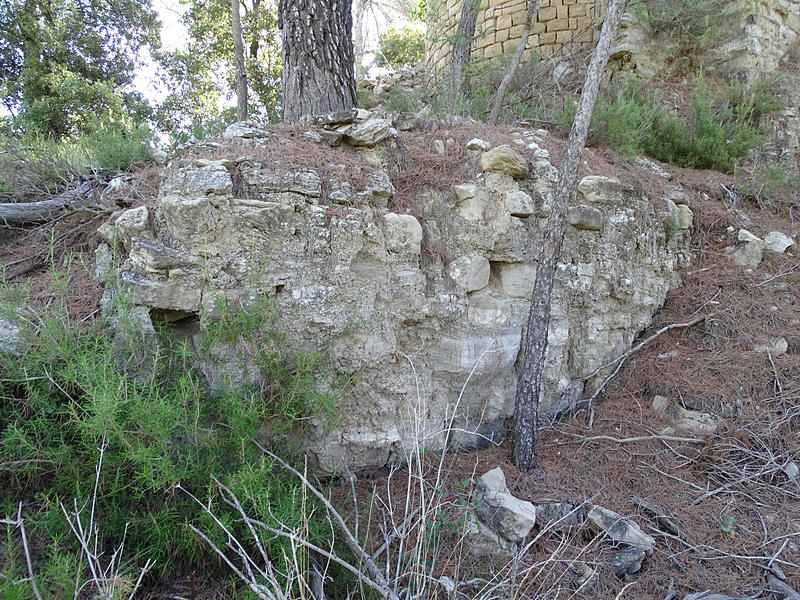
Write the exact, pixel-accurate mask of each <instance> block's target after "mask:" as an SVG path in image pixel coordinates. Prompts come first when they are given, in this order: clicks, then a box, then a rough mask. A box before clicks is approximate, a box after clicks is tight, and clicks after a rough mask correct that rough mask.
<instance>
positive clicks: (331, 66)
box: [278, 0, 356, 123]
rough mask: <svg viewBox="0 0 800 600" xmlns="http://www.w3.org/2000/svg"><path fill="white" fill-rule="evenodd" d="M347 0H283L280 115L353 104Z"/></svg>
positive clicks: (290, 117)
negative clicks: (281, 103)
mask: <svg viewBox="0 0 800 600" xmlns="http://www.w3.org/2000/svg"><path fill="white" fill-rule="evenodd" d="M352 26H353V16H352V13H351V0H342V1H334V0H282V1H281V3H280V6H279V7H278V27H280V28H281V30H282V32H283V120H284V121H285V122H287V123H294V122H296V121H298V120H299V119H300V118H301V117H304V116H307V115H320V114H326V113H331V112H339V111H343V110H348V109H350V108H353V107H354V106H355V104H356V80H355V73H354V68H353V41H352V31H351V30H352Z"/></svg>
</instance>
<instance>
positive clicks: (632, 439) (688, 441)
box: [553, 435, 706, 446]
mask: <svg viewBox="0 0 800 600" xmlns="http://www.w3.org/2000/svg"><path fill="white" fill-rule="evenodd" d="M577 437H578V438H579V439H577V440H569V441H566V442H556V443H555V444H553V445H554V446H561V445H564V444H583V443H585V442H594V441H601V440H607V441H609V442H616V443H617V444H633V443H635V442H648V441H650V440H660V441H663V442H680V443H686V444H705V443H706V441H705V440H703V439H698V438H685V437H676V436H674V435H640V436H637V437H629V438H617V437H613V436H610V435H593V436H591V437H585V436H582V435H581V436H577Z"/></svg>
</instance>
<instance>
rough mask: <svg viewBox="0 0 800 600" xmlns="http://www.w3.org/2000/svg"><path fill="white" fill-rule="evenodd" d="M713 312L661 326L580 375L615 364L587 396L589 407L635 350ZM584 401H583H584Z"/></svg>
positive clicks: (689, 325)
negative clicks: (611, 358)
mask: <svg viewBox="0 0 800 600" xmlns="http://www.w3.org/2000/svg"><path fill="white" fill-rule="evenodd" d="M714 314H715V313H711V314H710V315H702V316H699V317H696V318H694V319H692V320H691V321H686V322H685V323H671V324H670V325H666V326H665V327H662V328H661V329H659V330H658V331H656V332H655V333H654V334H653V335H651V336H650V337H647V338H645V339H643V340H642V341H641V342H639V343H638V344H636V345H635V346H632V347H631V348H630V349H628V350H626V351H625V352H623V353H622V354H620V355H619V356H618V357H617V358H615V359H614V360H612V361H611V362H609V363H606V364H604V365H602V366H600V367H597V368H596V369H595V370H594V371H592V372H591V373H589V374H588V375H586V376H584V377H582V378H581V379H582V380H583V381H588V380H589V379H591V378H592V377H594V376H595V375H597V374H598V373H599V372H600V371H602V370H603V369H607V368H608V367H612V366H614V365H616V367H615V369H614V370H613V371H612V372H611V374H610V375H609V376H608V377H606V378H605V379H604V380H603V383H601V384H600V385H599V386H598V388H597V389H596V390H595V392H594V394H592V396H591V398H589V400H588V405H589V407H590V408H591V406H592V403H593V402H594V401H595V400H596V399H597V397H598V396H599V395H600V394H601V393H602V391H603V390H604V389H605V387H606V386H607V385H608V382H609V381H611V380H612V379H614V377H616V376H617V373H619V370H620V369H621V368H622V365H623V363H624V362H625V361H626V360H627V359H628V358H629V357H630V356H631V355H632V354H634V353H635V352H638V351H639V350H641V349H642V348H643V347H644V346H646V345H647V344H649V343H650V342H652V341H653V340H655V339H656V338H657V337H659V336H660V335H661V334H663V333H666V332H667V331H672V330H673V329H685V328H687V327H692V326H693V325H697V324H698V323H699V322H700V321H704V320H705V319H707V318H708V317H712V316H714ZM584 402H585V401H584Z"/></svg>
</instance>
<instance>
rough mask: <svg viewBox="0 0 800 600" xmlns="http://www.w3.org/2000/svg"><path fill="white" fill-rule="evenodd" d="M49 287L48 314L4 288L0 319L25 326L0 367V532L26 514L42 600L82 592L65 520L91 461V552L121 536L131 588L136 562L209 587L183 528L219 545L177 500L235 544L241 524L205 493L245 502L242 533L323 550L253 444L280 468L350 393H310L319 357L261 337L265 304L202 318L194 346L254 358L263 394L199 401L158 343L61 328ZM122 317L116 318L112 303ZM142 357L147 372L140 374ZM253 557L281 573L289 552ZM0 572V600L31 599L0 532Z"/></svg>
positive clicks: (208, 563)
mask: <svg viewBox="0 0 800 600" xmlns="http://www.w3.org/2000/svg"><path fill="white" fill-rule="evenodd" d="M55 276H56V278H57V279H58V281H60V284H59V287H58V294H57V298H58V299H57V300H56V301H55V302H54V303H53V304H52V305H51V307H50V308H49V309H47V310H45V311H44V312H40V313H32V312H30V311H29V310H27V309H16V308H14V307H18V306H23V305H24V304H25V300H26V298H25V295H24V294H22V293H20V290H19V289H16V288H11V287H6V288H4V289H3V290H0V292H1V293H2V294H3V297H2V301H0V306H2V307H3V309H4V314H2V315H0V316H2V317H11V318H13V319H14V320H15V321H16V322H22V323H24V322H25V321H28V322H29V326H28V327H27V328H26V335H27V339H28V341H29V342H30V344H31V349H30V350H29V351H28V352H27V353H25V355H24V356H22V357H15V356H12V355H8V354H0V373H2V376H1V377H0V397H2V399H3V402H2V403H0V470H1V471H2V475H0V476H1V477H2V479H3V481H4V485H3V486H0V518H2V517H4V516H6V517H9V518H13V517H14V516H15V515H16V514H17V510H18V506H19V504H20V503H22V515H23V517H24V519H25V523H26V527H27V533H28V536H29V537H30V538H31V540H32V547H33V548H34V560H35V564H36V571H37V583H38V586H39V588H40V589H41V590H42V591H43V593H45V594H46V597H48V598H72V597H73V595H74V592H75V586H76V581H77V585H82V584H83V582H84V581H86V579H85V575H86V573H85V572H84V570H85V564H81V561H80V558H79V548H78V545H77V543H76V541H75V539H74V536H73V535H72V534H71V532H70V531H69V528H68V526H67V523H66V521H65V519H64V515H63V513H62V509H61V504H62V503H63V504H64V505H65V506H67V507H72V506H73V504H72V503H73V499H76V500H77V503H78V507H81V506H85V503H87V502H88V501H89V500H90V498H91V497H92V490H93V486H94V481H95V466H96V465H97V463H98V458H99V448H100V447H101V446H103V445H104V448H105V449H104V455H103V465H102V469H101V472H100V476H99V487H98V494H97V506H96V522H97V523H98V525H99V527H100V536H101V538H100V543H101V544H102V545H103V547H104V548H107V549H108V552H109V555H110V553H111V552H112V551H113V549H114V548H116V546H117V545H118V544H119V543H120V541H121V540H122V539H123V536H125V556H126V557H127V560H126V563H125V565H124V571H125V572H126V573H128V574H133V575H134V576H135V575H136V573H137V570H138V569H139V568H140V567H141V566H142V565H144V564H145V562H146V561H147V560H154V561H155V567H154V569H153V570H152V571H151V572H150V575H149V576H150V577H159V576H163V575H174V574H175V573H180V572H183V571H184V570H185V569H187V568H192V569H198V568H200V569H207V570H208V571H209V572H217V570H218V569H219V563H218V561H217V559H216V558H215V556H214V555H213V553H212V551H211V549H210V548H209V547H208V545H207V544H206V543H204V542H203V541H202V540H200V539H199V538H198V537H197V536H196V535H195V534H194V533H193V532H192V531H191V529H190V528H189V527H188V524H190V523H191V524H194V525H195V526H197V527H198V528H199V529H200V530H202V531H208V532H214V531H216V532H217V533H216V534H212V535H216V536H217V537H212V541H215V542H216V543H220V544H221V545H222V546H224V544H225V540H224V538H223V537H221V536H222V533H221V532H220V531H219V529H218V528H217V527H216V525H215V524H214V523H213V522H212V521H211V519H210V518H209V517H208V515H207V514H205V513H204V511H203V509H202V508H201V507H199V506H198V505H197V503H196V502H195V501H194V500H193V499H191V498H190V497H189V496H188V494H186V493H185V492H184V491H182V489H185V490H188V491H190V492H191V493H192V494H193V495H195V496H196V497H197V498H198V499H200V500H201V501H202V502H204V503H206V502H207V503H210V504H209V506H210V507H211V508H212V509H213V510H214V512H215V513H216V514H218V515H219V516H220V518H222V519H223V521H224V522H225V523H226V524H227V525H228V526H229V527H230V528H231V529H232V530H233V531H236V532H240V533H242V529H241V528H242V525H241V523H238V522H236V521H235V518H234V515H233V513H232V512H231V511H230V510H229V507H228V506H227V505H225V504H224V502H222V501H221V500H220V498H219V497H218V495H217V493H216V491H215V488H214V484H213V480H212V478H213V477H216V478H217V479H219V480H220V481H221V482H222V483H223V484H224V485H226V486H228V487H229V488H230V489H231V490H232V491H233V492H234V493H235V494H236V495H237V496H238V497H239V498H240V499H241V500H242V501H243V502H245V503H246V508H247V509H248V510H250V511H251V514H252V516H253V517H255V518H258V519H262V520H264V521H265V522H268V523H272V524H277V523H278V522H281V523H284V524H285V525H286V526H287V527H289V528H308V529H309V536H310V539H311V540H320V539H325V538H326V537H329V536H330V530H329V526H328V525H327V524H325V523H320V522H317V521H314V520H313V519H310V512H311V511H312V510H313V506H314V505H313V503H312V502H311V501H310V500H308V501H307V502H300V501H299V500H298V498H299V497H300V495H301V494H302V489H301V484H300V483H299V481H297V480H296V479H295V478H293V477H292V476H291V475H288V474H287V473H286V472H285V471H283V470H282V469H281V468H279V467H278V466H277V465H275V464H274V463H273V461H272V460H271V459H269V458H268V457H265V456H264V455H263V453H262V452H261V451H260V450H259V448H258V447H257V446H256V444H255V443H254V442H253V440H256V441H259V442H260V443H261V444H266V445H267V446H268V447H270V446H272V447H273V448H274V447H280V449H281V454H283V455H285V454H286V450H287V448H290V447H291V446H292V444H291V439H292V435H293V434H294V433H296V432H297V430H299V429H301V428H302V427H304V425H305V424H306V423H307V422H308V419H310V418H312V417H314V416H318V415H320V414H321V413H325V414H327V415H329V418H330V417H331V416H332V415H333V414H334V409H335V405H336V401H337V399H338V398H339V397H340V395H341V393H344V392H346V389H345V388H344V386H343V385H340V384H339V383H337V382H335V381H334V382H331V384H330V385H328V386H327V387H326V390H325V391H323V392H320V390H319V387H320V383H319V382H324V381H325V379H326V377H325V372H326V368H325V361H324V360H323V357H322V356H321V355H308V354H302V353H292V352H291V351H290V350H288V348H289V347H290V346H291V344H290V343H289V340H286V338H285V336H284V335H283V334H278V333H274V332H272V331H270V330H269V326H270V325H275V326H276V327H277V326H278V321H277V315H276V313H275V311H274V308H272V307H271V304H270V302H269V301H268V300H264V301H259V303H257V304H255V305H253V306H252V307H250V309H249V310H244V309H239V308H235V307H227V306H225V307H224V310H223V311H222V312H221V313H219V312H217V311H215V313H216V316H215V317H214V318H213V319H212V318H211V317H210V316H208V317H207V316H204V320H205V319H207V323H206V324H207V325H208V326H207V328H206V329H205V333H204V336H205V337H206V339H205V340H204V341H203V342H201V346H203V347H206V348H210V347H213V346H214V345H215V344H218V343H233V342H246V343H248V344H252V343H259V344H260V345H259V346H258V348H259V354H260V361H259V364H260V365H261V366H262V368H263V369H264V371H263V372H264V390H262V389H252V390H250V391H241V390H239V391H237V390H234V389H232V388H231V389H226V390H224V391H223V392H222V393H221V394H220V395H218V396H211V395H209V393H208V392H207V390H206V388H205V384H204V382H203V380H202V379H201V377H200V376H199V375H198V374H197V373H196V372H195V370H194V369H193V367H192V365H193V360H194V359H193V357H192V356H191V353H190V352H189V350H188V348H187V347H186V345H185V344H179V343H170V342H169V336H167V335H163V336H162V339H161V342H162V344H161V345H160V346H158V348H160V349H157V348H156V347H154V346H153V344H152V339H148V338H147V337H146V336H143V335H142V334H141V333H140V332H138V331H137V329H136V328H135V327H133V324H132V322H128V320H126V319H125V318H122V319H121V323H122V328H123V331H124V332H125V335H124V342H121V341H120V338H119V337H116V338H115V336H114V334H113V333H111V332H110V331H109V327H108V324H107V323H105V322H102V321H100V322H97V323H93V324H86V323H78V322H75V321H70V320H69V319H67V317H66V314H67V313H66V306H65V304H64V300H63V299H64V298H65V297H66V296H65V294H67V293H68V279H66V278H64V277H63V276H59V275H58V274H57V273H56V274H55ZM118 308H119V310H121V311H122V314H123V315H124V314H125V310H126V309H125V306H124V302H118ZM265 326H266V327H267V330H266V331H265V330H263V329H262V327H265ZM269 340H272V345H269V344H268V343H266V342H268V341H269ZM279 340H286V341H285V343H278V341H279ZM120 344H124V345H123V346H120ZM143 356H146V357H147V359H146V360H144V361H141V362H140V363H139V362H137V358H138V357H143ZM126 357H127V358H126ZM131 357H133V359H131ZM144 367H146V368H144ZM270 369H272V370H270ZM264 392H265V393H264ZM287 442H288V443H287ZM300 467H301V470H302V465H301V466H300ZM126 529H127V533H126ZM246 537H247V536H246V535H242V538H246ZM262 541H263V543H264V544H265V545H266V546H267V547H268V549H269V551H270V553H271V554H272V555H273V556H274V557H275V560H276V566H277V567H278V568H279V569H280V568H281V560H282V557H283V556H285V555H284V551H287V552H288V550H289V548H288V546H287V545H286V544H285V543H284V542H282V541H280V540H275V539H269V538H265V539H264V540H262ZM289 554H290V553H289ZM0 572H2V573H3V574H4V575H5V576H6V577H7V578H8V579H3V578H0V597H3V598H26V599H27V598H31V597H32V592H31V588H30V585H29V584H28V583H25V582H23V583H18V584H15V583H13V582H14V580H15V579H25V577H26V566H25V563H24V561H23V556H22V555H21V551H20V548H19V536H18V534H17V532H16V531H13V528H10V527H9V528H7V530H6V529H3V528H0ZM76 576H77V579H76ZM130 583H131V582H129V584H130ZM87 591H91V586H89V588H87ZM126 597H127V596H126Z"/></svg>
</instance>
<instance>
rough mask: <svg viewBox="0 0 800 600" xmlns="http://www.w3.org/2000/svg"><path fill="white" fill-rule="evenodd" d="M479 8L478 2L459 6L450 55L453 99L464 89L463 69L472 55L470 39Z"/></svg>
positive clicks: (476, 0)
mask: <svg viewBox="0 0 800 600" xmlns="http://www.w3.org/2000/svg"><path fill="white" fill-rule="evenodd" d="M479 7H480V0H463V2H462V4H461V17H460V18H459V19H458V30H457V31H456V39H455V42H454V43H453V51H452V52H451V54H450V72H451V74H452V79H453V93H454V96H455V98H458V97H459V96H461V92H462V91H463V89H464V67H466V66H467V65H468V64H469V59H470V56H471V55H472V38H474V37H475V26H476V25H477V23H478V8H479Z"/></svg>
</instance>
